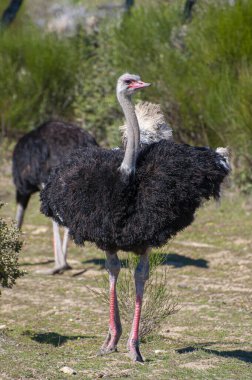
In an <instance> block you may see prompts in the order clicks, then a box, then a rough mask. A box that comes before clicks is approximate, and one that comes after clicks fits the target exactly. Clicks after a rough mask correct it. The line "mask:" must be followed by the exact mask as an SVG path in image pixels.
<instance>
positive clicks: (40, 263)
mask: <svg viewBox="0 0 252 380" xmlns="http://www.w3.org/2000/svg"><path fill="white" fill-rule="evenodd" d="M51 263H54V260H47V261H41V262H36V263H34V262H32V263H31V262H28V263H27V262H26V263H23V262H22V261H20V266H22V267H29V266H38V265H48V264H51Z"/></svg>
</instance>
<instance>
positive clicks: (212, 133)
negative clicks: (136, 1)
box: [107, 0, 252, 182]
mask: <svg viewBox="0 0 252 380" xmlns="http://www.w3.org/2000/svg"><path fill="white" fill-rule="evenodd" d="M251 19H252V3H251V2H249V1H245V0H240V1H237V2H236V4H235V6H229V5H228V3H227V2H226V3H224V2H222V3H221V4H220V3H214V2H209V3H206V2H204V3H203V2H202V3H200V6H199V7H198V9H197V12H195V13H194V17H193V19H192V21H191V22H190V23H189V24H187V25H182V18H181V2H174V3H171V4H169V5H167V4H166V5H160V6H159V7H148V6H145V7H138V8H137V7H135V8H133V9H132V12H131V15H130V16H128V17H124V19H123V21H122V22H121V23H120V24H119V25H117V26H116V27H114V30H113V33H112V42H111V49H110V52H109V54H110V56H111V57H112V65H111V67H112V69H114V70H115V71H116V72H124V71H126V70H127V71H131V72H138V73H140V74H141V76H142V78H143V79H144V80H147V81H151V82H153V87H152V88H151V89H149V90H148V91H146V92H143V94H142V95H143V96H144V97H147V98H148V99H149V100H152V101H154V102H157V103H160V104H161V106H162V108H163V110H164V112H165V113H166V115H167V117H168V118H169V119H170V122H171V124H172V126H173V128H174V130H175V138H176V139H178V140H180V141H184V142H188V143H192V144H201V145H210V146H213V147H217V146H219V145H229V146H231V148H232V151H233V158H234V162H235V163H236V164H237V166H236V174H237V178H239V177H240V178H243V179H242V181H243V182H244V178H246V180H245V181H248V180H249V181H250V180H251V179H250V178H249V175H248V174H244V172H245V173H248V171H249V170H250V166H251V159H252V142H251V141H252V139H251V137H252V107H251V95H252V94H251V92H252V86H251V85H252V79H251V78H252V75H251V74H252V23H251ZM147 25H148V28H147ZM107 54H108V53H107Z"/></svg>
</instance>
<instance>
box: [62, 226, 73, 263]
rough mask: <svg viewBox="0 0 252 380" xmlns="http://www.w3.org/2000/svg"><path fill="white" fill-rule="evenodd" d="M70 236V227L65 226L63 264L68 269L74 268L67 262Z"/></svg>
mask: <svg viewBox="0 0 252 380" xmlns="http://www.w3.org/2000/svg"><path fill="white" fill-rule="evenodd" d="M68 237H69V230H68V228H65V229H64V238H63V244H62V253H63V266H64V267H65V268H66V269H72V268H71V266H70V265H69V264H68V263H67V243H68Z"/></svg>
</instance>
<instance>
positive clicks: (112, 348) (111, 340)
mask: <svg viewBox="0 0 252 380" xmlns="http://www.w3.org/2000/svg"><path fill="white" fill-rule="evenodd" d="M121 335H122V328H121V327H120V326H119V327H118V329H117V331H116V333H115V334H114V335H112V334H111V333H110V331H109V332H108V335H107V338H106V339H105V341H104V343H103V345H102V346H101V348H100V350H99V351H98V353H97V355H98V356H103V355H107V354H111V353H112V352H117V343H118V341H119V339H120V337H121Z"/></svg>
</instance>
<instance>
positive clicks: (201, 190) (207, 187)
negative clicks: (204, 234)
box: [41, 74, 230, 362]
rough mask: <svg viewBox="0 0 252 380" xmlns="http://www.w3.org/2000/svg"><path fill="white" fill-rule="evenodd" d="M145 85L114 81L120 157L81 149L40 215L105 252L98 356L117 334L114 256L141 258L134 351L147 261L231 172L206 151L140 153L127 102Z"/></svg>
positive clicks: (164, 145)
mask: <svg viewBox="0 0 252 380" xmlns="http://www.w3.org/2000/svg"><path fill="white" fill-rule="evenodd" d="M147 86H149V84H148V83H144V82H142V81H141V80H140V77H139V76H137V75H130V74H124V75H122V76H121V77H120V78H119V79H118V83H117V97H118V100H119V103H120V104H121V107H122V109H123V111H124V113H125V117H126V124H127V139H128V140H127V145H126V150H125V151H123V150H120V149H117V150H106V149H101V148H99V149H96V148H91V149H90V148H87V149H85V150H84V149H80V150H78V151H76V152H75V153H74V154H72V155H71V156H70V157H69V159H68V160H67V162H65V163H64V166H60V167H58V168H57V169H56V171H55V172H54V174H53V175H52V176H51V178H50V181H49V182H48V183H47V185H46V186H45V188H44V189H43V190H42V191H41V202H42V205H41V210H42V212H43V213H44V214H45V215H47V216H49V217H52V218H53V219H54V220H55V221H56V222H58V223H60V224H61V225H63V226H66V227H67V228H69V233H70V235H71V236H72V238H73V239H74V241H75V242H76V243H77V244H83V242H84V241H90V242H94V243H96V245H97V246H98V247H99V248H101V249H103V250H105V251H106V257H107V269H108V272H109V280H110V322H109V332H108V336H107V338H106V340H105V342H104V344H103V346H102V347H101V351H100V352H101V354H106V353H110V352H112V351H115V350H116V347H117V343H118V341H119V338H120V336H121V333H122V328H121V322H120V316H119V308H118V303H117V296H116V282H117V278H118V274H119V271H120V261H119V259H118V256H117V252H118V250H120V249H121V250H124V251H132V252H134V253H136V254H137V255H139V256H140V259H139V264H138V265H137V267H136V271H135V286H136V303H135V313H134V318H133V323H132V330H131V333H130V337H129V340H128V349H129V351H130V354H131V357H132V359H133V360H134V361H140V362H141V361H143V359H142V356H141V353H140V350H139V323H140V314H141V305H142V299H143V292H144V284H145V281H146V280H147V279H148V272H149V260H148V254H149V251H150V248H151V247H159V246H162V245H163V244H165V243H166V242H167V240H168V239H169V238H171V237H172V236H174V235H176V233H177V232H179V231H181V230H183V229H184V228H185V227H187V226H188V225H190V224H191V223H192V221H193V219H194V214H195V211H196V209H197V208H198V207H199V206H200V205H201V204H202V202H203V201H204V200H208V199H209V198H211V197H214V198H218V197H219V194H220V185H221V183H222V181H223V180H224V178H225V177H226V176H227V174H228V173H229V170H230V168H229V164H228V162H227V160H226V159H225V157H223V156H222V155H221V154H219V153H217V152H215V151H214V150H211V149H209V148H197V147H192V146H189V145H184V144H177V143H175V142H174V141H172V140H171V139H169V140H161V141H159V142H155V143H152V144H148V145H146V146H144V147H143V148H139V136H140V134H139V125H138V121H137V117H136V115H135V109H134V106H133V105H132V103H131V96H132V95H133V94H134V93H135V92H136V91H137V90H139V89H142V88H145V87H147Z"/></svg>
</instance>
